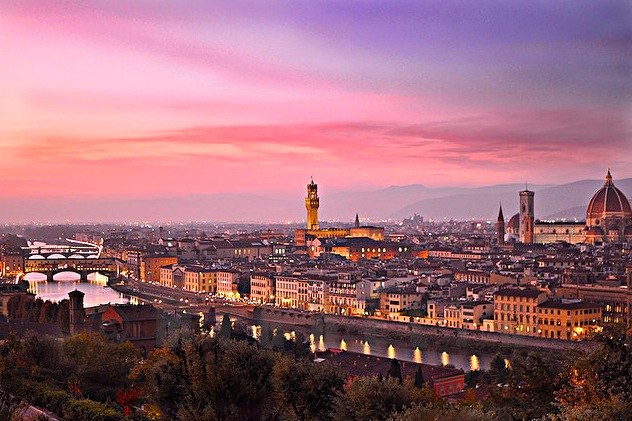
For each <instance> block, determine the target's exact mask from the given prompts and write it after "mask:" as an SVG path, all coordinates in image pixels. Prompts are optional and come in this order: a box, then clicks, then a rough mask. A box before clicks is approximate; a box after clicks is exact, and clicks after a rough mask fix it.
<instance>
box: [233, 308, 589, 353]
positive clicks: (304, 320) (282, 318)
mask: <svg viewBox="0 0 632 421" xmlns="http://www.w3.org/2000/svg"><path fill="white" fill-rule="evenodd" d="M226 310H228V309H226ZM228 312H230V310H228ZM240 316H242V317H243V316H244V315H243V314H240ZM250 320H252V321H253V322H255V323H257V324H261V323H281V324H285V325H293V326H300V327H310V328H312V329H313V330H314V331H315V332H324V331H325V330H327V329H332V330H338V331H340V330H347V331H350V332H354V333H360V334H367V335H376V336H397V337H400V338H402V339H403V338H406V337H408V336H423V337H429V338H432V337H441V338H444V339H450V338H458V339H459V342H462V341H463V340H465V341H469V340H471V341H476V342H477V343H478V342H480V343H489V344H490V345H491V344H502V345H513V346H521V347H537V348H545V349H557V350H563V349H570V348H590V347H591V346H594V345H593V344H592V343H590V342H576V341H566V340H559V339H549V338H535V337H530V336H520V335H508V334H504V333H497V332H486V331H476V330H468V329H452V328H445V327H436V326H430V325H422V324H418V323H405V322H395V321H388V320H381V319H372V318H360V317H347V316H336V315H333V314H318V313H308V312H302V311H297V310H289V309H279V308H273V307H255V308H254V310H253V311H252V313H251V316H250Z"/></svg>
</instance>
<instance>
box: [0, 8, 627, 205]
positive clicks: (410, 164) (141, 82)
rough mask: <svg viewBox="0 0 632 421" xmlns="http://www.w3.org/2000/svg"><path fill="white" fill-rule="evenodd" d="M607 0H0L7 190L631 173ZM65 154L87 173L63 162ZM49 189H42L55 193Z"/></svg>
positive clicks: (289, 185) (112, 191) (91, 191)
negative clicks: (86, 0)
mask: <svg viewBox="0 0 632 421" xmlns="http://www.w3.org/2000/svg"><path fill="white" fill-rule="evenodd" d="M629 12H630V10H629V6H628V5H626V3H625V2H622V1H621V2H620V1H608V2H600V3H598V4H596V3H594V2H584V1H581V0H580V1H577V2H563V3H555V4H553V3H550V2H529V3H504V4H499V3H498V2H485V1H483V2H476V3H472V2H469V1H457V2H451V4H445V3H444V2H438V1H422V2H408V1H384V2H381V1H366V2H351V1H327V2H303V1H282V2H278V3H275V4H265V3H260V2H250V1H233V2H206V1H181V2H180V1H179V2H173V1H165V0H161V1H142V0H139V1H134V2H107V1H95V2H90V4H89V5H87V4H81V3H76V2H48V1H37V0H23V1H9V2H3V3H2V4H0V61H1V62H0V92H2V94H1V95H0V152H1V153H2V157H3V159H2V160H0V173H2V174H4V175H3V176H2V178H1V179H0V185H1V186H2V187H3V192H4V193H5V195H6V196H8V197H24V196H29V197H40V196H41V197H45V196H47V195H51V194H63V195H67V196H69V197H76V196H81V195H84V194H88V195H95V196H97V195H110V196H124V197H127V196H130V197H131V196H135V195H139V196H146V197H156V196H160V195H171V194H180V193H182V194H188V193H191V194H199V193H212V192H234V193H239V192H251V191H259V190H261V188H262V186H264V187H265V189H268V190H274V191H278V192H282V193H284V194H288V195H292V196H293V195H296V194H302V189H303V184H304V183H305V180H306V179H308V178H309V176H310V175H314V176H315V177H318V179H319V181H320V183H321V185H326V186H328V188H331V189H343V188H373V187H383V186H388V185H394V184H402V185H403V184H412V183H423V184H429V185H437V186H439V185H440V186H458V185H467V186H480V185H484V184H492V183H509V182H516V181H519V182H522V181H524V180H525V179H528V180H530V181H532V182H540V183H552V182H565V181H572V180H576V179H583V178H589V177H601V176H602V173H603V170H604V168H605V167H608V166H611V167H613V170H615V171H616V172H617V174H618V176H619V177H630V176H632V172H631V170H630V168H631V165H630V164H632V158H631V157H632V142H631V141H630V139H631V134H632V123H631V122H630V118H629V115H630V113H631V112H632V107H631V106H630V104H631V103H632V78H631V77H630V72H631V70H630V69H632V58H631V57H632V33H631V32H630V28H629V22H627V20H626V14H627V16H629ZM77 174H89V177H84V178H82V177H78V176H77ZM58 192H60V193H58Z"/></svg>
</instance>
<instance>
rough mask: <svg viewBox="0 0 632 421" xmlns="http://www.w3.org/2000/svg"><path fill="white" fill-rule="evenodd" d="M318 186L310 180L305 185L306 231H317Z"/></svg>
mask: <svg viewBox="0 0 632 421" xmlns="http://www.w3.org/2000/svg"><path fill="white" fill-rule="evenodd" d="M318 205H319V202H318V185H317V184H316V183H314V179H312V181H311V183H309V184H308V185H307V197H306V198H305V208H307V229H308V230H317V229H318Z"/></svg>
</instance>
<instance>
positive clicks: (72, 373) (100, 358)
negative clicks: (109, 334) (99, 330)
mask: <svg viewBox="0 0 632 421" xmlns="http://www.w3.org/2000/svg"><path fill="white" fill-rule="evenodd" d="M63 352H64V356H65V361H64V364H63V365H64V366H63V377H64V378H65V379H66V380H70V381H76V382H77V384H78V386H79V389H80V391H81V394H82V395H84V396H87V397H89V398H91V399H94V400H97V401H101V402H106V401H108V400H113V399H114V398H115V392H116V390H117V389H120V388H125V387H128V386H129V384H130V380H129V379H128V376H129V374H130V372H131V370H132V368H133V367H134V365H135V364H136V362H137V361H138V360H139V358H140V353H139V351H138V350H137V349H136V348H134V346H133V345H132V344H130V343H129V342H125V343H113V342H108V341H107V340H106V339H105V338H104V337H103V336H102V335H100V334H96V333H80V334H78V335H75V336H73V337H71V338H68V339H66V340H65V341H64V346H63Z"/></svg>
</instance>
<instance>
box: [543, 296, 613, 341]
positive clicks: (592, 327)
mask: <svg viewBox="0 0 632 421" xmlns="http://www.w3.org/2000/svg"><path fill="white" fill-rule="evenodd" d="M537 314H538V324H537V336H541V337H545V338H556V339H582V338H584V337H585V336H589V335H590V334H592V333H593V332H595V331H598V330H599V329H600V327H599V326H600V325H601V320H602V315H601V306H600V305H598V304H591V303H588V302H585V301H580V300H550V301H545V302H543V303H541V304H539V305H538V306H537Z"/></svg>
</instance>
